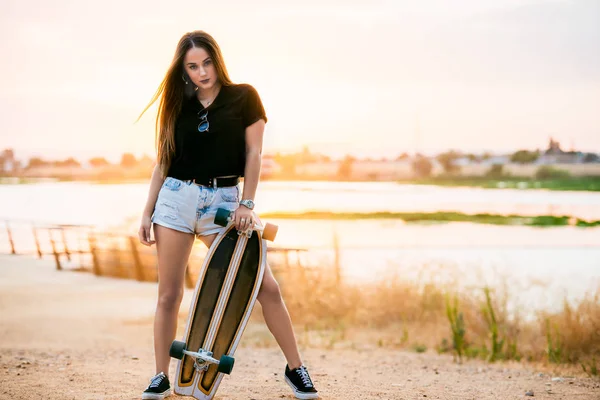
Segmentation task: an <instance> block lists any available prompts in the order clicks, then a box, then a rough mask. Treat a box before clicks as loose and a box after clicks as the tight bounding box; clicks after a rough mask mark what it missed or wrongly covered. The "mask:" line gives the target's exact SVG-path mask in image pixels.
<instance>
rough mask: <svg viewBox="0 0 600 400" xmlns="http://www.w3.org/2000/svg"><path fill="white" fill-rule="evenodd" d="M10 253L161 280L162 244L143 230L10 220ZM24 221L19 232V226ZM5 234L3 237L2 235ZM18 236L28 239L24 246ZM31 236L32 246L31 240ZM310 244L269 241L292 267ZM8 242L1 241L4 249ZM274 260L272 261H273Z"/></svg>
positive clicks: (191, 270) (189, 275) (192, 277)
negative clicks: (145, 241)
mask: <svg viewBox="0 0 600 400" xmlns="http://www.w3.org/2000/svg"><path fill="white" fill-rule="evenodd" d="M5 227H6V237H7V241H6V242H5V243H7V244H8V253H9V254H15V255H16V254H32V255H36V256H37V257H38V258H42V257H44V256H51V257H53V259H54V261H55V265H56V269H57V270H63V269H67V268H68V269H74V270H79V271H89V272H91V273H93V274H95V275H97V276H110V277H118V278H126V279H135V280H138V281H150V282H156V281H157V280H158V271H157V264H156V246H153V247H146V246H143V245H141V244H140V243H139V240H138V238H137V236H134V235H130V234H127V233H119V232H101V231H98V230H96V229H95V228H94V227H92V226H88V225H68V224H56V225H41V224H36V223H34V222H31V221H8V220H7V221H5ZM17 227H19V228H20V229H19V233H18V234H17V233H16V232H15V231H16V228H17ZM0 239H1V237H0ZM16 239H21V240H22V242H23V246H22V248H21V247H20V246H19V243H18V241H17V240H16ZM29 239H31V242H32V243H30V245H29V246H27V245H25V242H27V241H29ZM206 251H207V249H206V248H205V246H204V245H199V246H194V248H193V250H192V254H191V255H190V261H189V264H188V267H187V269H186V276H185V284H186V286H187V287H193V286H194V284H195V282H196V279H197V275H198V272H199V269H200V267H201V266H202V261H203V260H204V256H205V254H206ZM305 251H306V250H305V249H295V248H281V247H269V248H268V254H269V257H279V262H278V263H276V265H278V266H281V267H282V268H286V269H287V268H290V267H291V266H292V262H291V260H293V261H294V262H295V265H297V266H301V262H300V259H301V254H302V253H304V252H305ZM1 252H3V246H2V245H1V244H0V253H1ZM271 264H272V263H271Z"/></svg>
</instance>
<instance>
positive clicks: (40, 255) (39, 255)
mask: <svg viewBox="0 0 600 400" xmlns="http://www.w3.org/2000/svg"><path fill="white" fill-rule="evenodd" d="M31 227H32V229H33V240H35V249H36V250H37V255H38V258H42V247H41V246H40V238H39V237H38V233H37V228H36V227H35V224H31Z"/></svg>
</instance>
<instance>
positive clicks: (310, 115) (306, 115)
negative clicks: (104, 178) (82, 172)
mask: <svg viewBox="0 0 600 400" xmlns="http://www.w3.org/2000/svg"><path fill="white" fill-rule="evenodd" d="M196 29H202V30H205V31H207V32H209V33H210V34H211V35H213V36H214V37H215V39H216V40H217V41H218V42H219V45H220V46H221V49H222V51H223V54H224V57H225V62H226V63H227V67H228V70H229V73H230V76H231V77H232V79H233V80H234V82H238V83H242V82H243V83H250V84H252V85H253V86H254V87H255V88H256V89H257V90H258V92H259V94H260V96H261V98H262V100H263V104H264V106H265V108H266V111H267V116H268V117H269V122H268V124H267V128H266V131H265V143H264V150H265V152H267V153H273V152H277V151H281V152H291V151H297V150H301V149H302V148H303V147H304V146H307V147H309V148H310V149H311V150H312V151H316V152H323V153H326V154H329V155H332V156H334V157H338V156H342V155H344V154H347V153H348V154H353V155H357V156H370V157H379V156H381V157H393V156H396V155H398V154H401V153H403V152H409V153H412V152H417V151H418V152H423V153H435V152H439V151H443V150H446V149H460V150H464V151H474V152H478V151H492V152H503V151H511V150H515V149H520V148H531V149H534V148H543V147H545V146H546V143H547V141H548V139H549V137H550V136H552V137H554V138H556V139H558V140H559V141H561V143H562V144H563V147H564V148H566V149H570V148H571V147H574V148H577V149H580V150H585V151H595V152H598V151H600V112H599V111H598V110H600V1H598V0H502V1H497V0H455V1H452V2H449V1H447V0H420V1H418V2H417V1H412V0H395V1H392V0H389V1H383V0H381V1H377V0H369V1H358V0H343V1H342V0H319V1H315V0H304V1H286V2H282V1H275V0H255V1H252V2H248V1H243V0H230V1H226V0H225V1H220V2H199V1H171V2H165V1H154V0H145V1H138V0H132V1H123V0H119V1H116V0H103V1H102V2H97V1H93V2H92V1H75V0H71V1H67V0H54V1H52V2H48V1H42V0H18V1H17V0H3V1H2V2H1V3H0V54H2V62H1V63H0V88H1V89H0V106H1V116H0V138H1V139H0V150H1V149H3V148H14V149H15V150H16V152H17V157H19V156H31V155H37V156H42V157H47V158H60V157H67V156H75V157H76V158H79V159H86V158H90V157H93V156H105V157H108V158H112V159H115V158H118V157H119V156H120V154H122V153H124V152H133V153H134V154H138V155H141V154H150V155H152V156H154V154H155V153H154V118H155V109H151V111H152V112H150V113H147V114H146V115H145V116H144V117H143V118H142V120H141V121H140V122H137V123H135V120H136V119H137V117H138V115H139V113H140V112H141V111H142V110H143V109H144V107H145V106H146V105H147V103H148V101H149V100H150V98H151V96H152V95H153V94H154V92H155V90H156V88H157V86H158V84H159V82H160V81H161V80H162V77H163V76H164V74H165V72H166V69H167V67H168V66H169V64H170V62H171V59H172V57H173V54H174V51H175V46H176V44H177V42H178V41H179V38H180V37H181V36H182V35H183V34H184V33H186V32H188V31H192V30H196Z"/></svg>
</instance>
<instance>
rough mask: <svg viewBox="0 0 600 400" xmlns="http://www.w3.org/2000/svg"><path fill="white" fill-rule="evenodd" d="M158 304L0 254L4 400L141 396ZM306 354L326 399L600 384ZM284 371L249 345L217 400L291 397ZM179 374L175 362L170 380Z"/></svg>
mask: <svg viewBox="0 0 600 400" xmlns="http://www.w3.org/2000/svg"><path fill="white" fill-rule="evenodd" d="M190 295H191V291H189V290H188V291H186V295H185V298H184V303H183V304H184V305H183V306H182V310H183V309H184V308H185V310H187V305H188V304H189V299H190ZM155 301H156V285H155V284H151V283H138V282H134V281H127V280H117V279H110V278H97V277H94V276H93V275H91V274H88V273H79V272H70V271H62V272H61V271H56V270H55V269H54V267H53V264H52V262H51V261H49V260H35V259H32V258H28V257H14V256H0V399H11V400H13V399H51V400H52V399H61V400H64V399H139V398H140V395H141V392H142V391H143V389H144V388H145V387H146V385H147V383H148V379H149V377H150V376H151V375H153V372H154V359H153V352H152V316H153V313H154V305H155ZM247 333H248V332H247ZM357 347H359V348H360V346H357ZM302 354H303V357H304V360H305V363H306V364H307V365H308V366H309V370H310V371H311V374H312V376H313V379H314V381H315V384H316V386H317V388H318V389H319V391H320V393H321V397H322V398H323V399H380V400H384V399H423V398H431V399H520V398H523V399H528V398H531V397H527V396H526V395H525V393H526V392H527V391H529V390H531V391H533V393H534V396H535V397H534V398H539V399H600V382H599V381H598V380H592V379H589V378H586V377H584V376H576V377H563V379H562V380H559V381H553V380H552V378H553V376H552V375H551V374H548V373H541V372H540V371H538V370H535V369H533V367H526V366H522V365H518V364H517V365H512V364H510V365H509V364H494V365H487V364H485V363H482V362H478V361H469V362H467V363H465V364H463V365H457V364H455V363H453V362H452V358H451V357H449V356H440V355H437V354H434V353H425V354H417V353H413V352H406V351H396V350H386V349H377V348H363V349H358V350H352V349H347V350H334V351H331V350H325V349H302ZM284 366H285V361H284V358H283V356H282V354H281V353H280V351H279V349H278V348H257V347H250V346H248V345H244V342H243V341H242V346H241V347H240V348H239V349H238V352H237V353H236V366H235V369H234V372H233V375H232V376H230V377H226V378H225V379H224V381H223V384H222V385H221V388H220V390H219V392H218V395H217V397H216V398H217V399H222V400H226V399H236V400H237V399H240V400H241V399H244V400H248V399H261V400H262V399H292V398H293V397H292V395H291V392H290V390H289V388H288V387H287V385H286V384H285V382H284V381H283V377H282V369H283V367H284ZM174 368H175V361H173V362H172V363H171V372H170V373H171V376H173V374H174ZM554 378H556V377H554ZM171 398H176V396H173V397H171Z"/></svg>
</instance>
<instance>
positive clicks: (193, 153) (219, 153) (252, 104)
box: [167, 84, 267, 180]
mask: <svg viewBox="0 0 600 400" xmlns="http://www.w3.org/2000/svg"><path fill="white" fill-rule="evenodd" d="M204 109H205V108H204V106H203V105H202V104H201V103H200V101H199V100H198V98H197V97H196V96H193V97H192V98H191V99H189V100H186V101H184V104H183V107H182V109H181V114H179V116H178V117H177V121H176V123H175V156H174V157H173V161H172V162H171V166H170V168H169V172H168V174H167V176H171V177H174V178H177V179H182V180H186V179H194V178H198V179H207V178H214V177H218V176H229V175H237V176H244V167H245V164H246V135H245V132H246V127H248V126H250V125H252V124H253V123H255V122H256V121H258V120H259V119H264V120H265V122H266V121H267V116H266V114H265V109H264V107H263V105H262V102H261V100H260V97H259V96H258V93H257V92H256V89H254V88H253V87H252V86H251V85H248V84H239V85H233V86H222V87H221V89H220V90H219V93H218V94H217V97H216V98H215V100H214V101H213V102H212V103H211V104H210V105H209V106H208V107H207V108H206V109H207V111H208V123H209V131H208V132H199V131H198V125H199V124H200V122H201V120H200V118H199V116H198V115H199V112H200V111H202V110H204Z"/></svg>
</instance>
